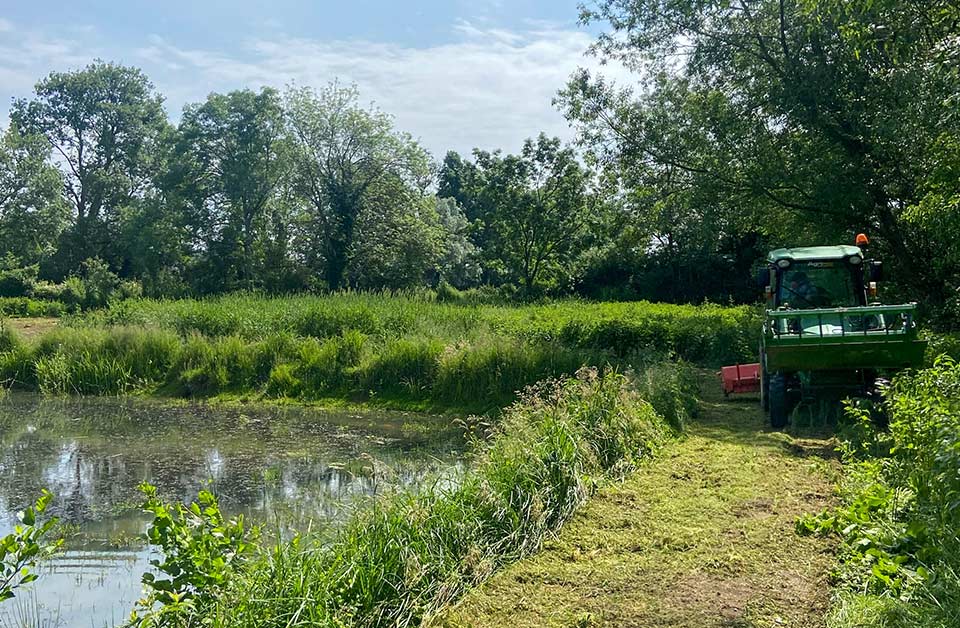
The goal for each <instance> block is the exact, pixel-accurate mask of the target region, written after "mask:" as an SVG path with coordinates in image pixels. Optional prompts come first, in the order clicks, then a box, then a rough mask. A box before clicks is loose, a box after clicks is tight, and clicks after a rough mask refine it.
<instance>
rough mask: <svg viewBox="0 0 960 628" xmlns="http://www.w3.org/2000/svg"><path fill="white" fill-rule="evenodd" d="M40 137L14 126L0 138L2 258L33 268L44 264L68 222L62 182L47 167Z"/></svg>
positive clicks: (0, 243)
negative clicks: (30, 134) (27, 134)
mask: <svg viewBox="0 0 960 628" xmlns="http://www.w3.org/2000/svg"><path fill="white" fill-rule="evenodd" d="M49 153H50V147H49V146H48V145H47V143H46V141H45V140H44V139H43V138H42V137H36V136H33V137H24V136H22V135H20V134H19V133H18V132H17V129H16V128H10V129H8V130H7V132H6V133H5V134H4V135H3V137H2V138H0V257H3V258H11V259H12V260H15V263H18V264H22V265H25V266H30V265H33V264H38V263H40V262H43V261H45V260H46V259H47V258H48V257H49V256H50V255H51V254H52V253H53V252H54V251H55V247H56V243H57V239H58V238H59V236H60V233H61V232H62V231H63V229H64V227H65V226H66V224H67V221H68V220H69V208H68V207H67V204H66V203H65V202H64V200H63V197H62V185H63V182H62V180H61V178H60V173H59V172H58V171H57V169H56V168H54V167H53V166H51V165H49V164H48V163H47V161H46V160H47V157H48V155H49Z"/></svg>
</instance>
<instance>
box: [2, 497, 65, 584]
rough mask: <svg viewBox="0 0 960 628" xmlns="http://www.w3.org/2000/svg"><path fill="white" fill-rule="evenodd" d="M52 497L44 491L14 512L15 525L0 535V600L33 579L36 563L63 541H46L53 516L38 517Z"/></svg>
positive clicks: (51, 526)
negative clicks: (32, 501)
mask: <svg viewBox="0 0 960 628" xmlns="http://www.w3.org/2000/svg"><path fill="white" fill-rule="evenodd" d="M51 499H53V496H52V495H51V494H50V493H48V492H47V491H46V490H44V491H43V492H42V494H41V495H40V497H39V498H38V499H37V501H36V502H35V503H33V504H32V505H30V506H27V507H26V508H24V509H23V510H22V511H20V512H18V513H17V519H18V524H17V525H16V527H15V528H14V530H13V532H11V533H10V534H8V535H6V536H4V537H2V538H0V603H2V602H4V601H6V600H9V599H11V598H13V597H15V596H16V591H17V589H19V588H20V587H22V586H23V585H25V584H29V583H31V582H33V581H34V580H36V579H37V573H36V572H35V571H34V569H35V567H36V566H37V563H38V562H40V561H42V560H44V559H46V558H49V557H50V556H51V555H52V554H54V553H55V552H56V551H57V550H59V549H60V546H61V545H62V544H63V540H62V539H61V540H57V541H53V542H51V541H48V540H47V537H49V535H50V532H51V531H52V530H53V528H54V526H56V525H57V518H56V517H51V518H48V519H47V520H46V521H40V520H38V516H40V515H43V514H45V513H46V510H47V506H48V505H49V504H50V500H51Z"/></svg>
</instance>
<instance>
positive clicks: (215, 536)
mask: <svg viewBox="0 0 960 628" xmlns="http://www.w3.org/2000/svg"><path fill="white" fill-rule="evenodd" d="M140 490H141V491H142V492H143V494H144V495H145V496H146V501H145V502H144V504H143V509H144V511H146V512H147V513H149V514H150V515H152V516H153V521H152V522H151V524H150V527H149V528H148V529H147V539H148V540H149V542H150V544H151V545H153V546H156V547H157V549H159V550H160V551H161V552H162V557H161V558H156V559H153V560H151V561H150V564H151V565H153V567H154V568H155V569H156V570H157V572H158V574H154V573H151V572H147V573H145V574H143V585H144V589H145V591H146V594H145V596H144V597H143V598H142V599H140V600H139V601H138V602H137V609H136V610H135V611H134V612H133V614H132V616H131V623H132V624H134V625H136V626H143V627H147V626H164V625H168V622H169V621H170V619H171V618H174V619H176V620H184V618H189V617H190V616H192V615H195V614H196V613H197V612H198V610H200V609H203V608H204V607H206V606H207V605H209V604H210V603H211V602H212V601H213V600H214V599H215V597H216V595H217V594H218V593H219V592H220V591H221V590H222V589H223V588H225V587H226V586H227V585H228V584H229V583H230V579H231V578H232V577H233V575H234V573H235V572H236V571H237V569H238V568H239V566H240V565H242V564H243V562H244V561H245V560H247V558H248V557H249V555H250V554H252V553H253V551H254V548H255V545H254V542H255V541H256V537H257V534H258V530H257V528H252V529H250V530H248V529H246V528H245V527H244V523H243V517H242V516H239V517H237V518H235V519H225V518H224V516H223V514H222V513H221V512H220V506H219V504H218V503H217V498H216V497H215V496H214V495H213V493H211V492H209V491H200V493H199V495H198V496H197V500H196V501H194V502H192V503H191V504H190V505H189V506H185V505H183V504H176V505H169V504H165V503H164V502H163V501H162V500H161V499H160V498H159V497H158V496H157V489H156V487H154V486H151V485H149V484H142V485H141V486H140ZM158 576H159V577H158Z"/></svg>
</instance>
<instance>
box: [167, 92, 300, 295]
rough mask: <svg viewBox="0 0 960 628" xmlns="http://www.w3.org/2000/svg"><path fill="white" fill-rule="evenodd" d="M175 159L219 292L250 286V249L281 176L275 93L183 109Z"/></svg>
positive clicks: (233, 96)
mask: <svg viewBox="0 0 960 628" xmlns="http://www.w3.org/2000/svg"><path fill="white" fill-rule="evenodd" d="M179 132H180V133H179V135H180V137H179V141H178V148H177V151H176V154H177V162H178V164H179V165H178V168H179V169H180V172H179V178H180V185H179V198H180V199H181V200H182V201H183V202H184V203H185V204H186V206H187V207H188V213H189V215H190V219H189V222H190V223H191V224H192V225H193V226H194V228H195V230H196V233H197V234H198V237H199V239H200V240H201V242H202V243H203V251H202V252H203V254H204V255H206V257H207V261H208V262H209V264H210V265H211V270H213V272H214V273H215V275H214V276H215V277H216V278H217V280H218V282H223V283H221V284H220V286H219V287H221V288H222V287H244V288H250V287H253V286H254V285H255V284H256V283H257V272H256V270H257V255H258V251H257V250H256V244H257V241H258V239H259V238H261V237H265V235H266V233H267V232H266V225H267V217H268V208H269V206H270V204H271V203H272V202H273V201H274V200H275V197H276V192H277V189H278V185H279V183H280V180H281V178H282V177H283V176H284V175H285V173H286V170H287V162H286V155H285V147H284V125H283V113H282V109H281V103H280V98H279V95H278V94H277V92H276V90H273V89H270V88H263V89H261V90H260V92H259V93H257V92H253V91H251V90H241V91H234V92H230V93H229V94H211V95H210V96H209V97H207V100H206V101H205V102H203V103H202V104H196V105H190V106H187V108H186V109H185V111H184V114H183V119H182V121H181V123H180V129H179Z"/></svg>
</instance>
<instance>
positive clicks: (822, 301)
mask: <svg viewBox="0 0 960 628" xmlns="http://www.w3.org/2000/svg"><path fill="white" fill-rule="evenodd" d="M777 304H778V305H781V306H786V307H792V308H796V309H800V310H806V309H812V308H831V307H855V306H857V305H862V303H861V302H860V299H859V298H858V296H857V289H856V284H855V282H854V276H853V272H852V271H851V269H850V267H849V266H848V265H847V264H846V263H844V262H842V261H836V262H833V261H825V262H801V263H796V264H793V265H792V266H790V267H789V268H787V269H786V270H784V271H783V272H782V274H781V278H780V289H779V291H778V294H777Z"/></svg>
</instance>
